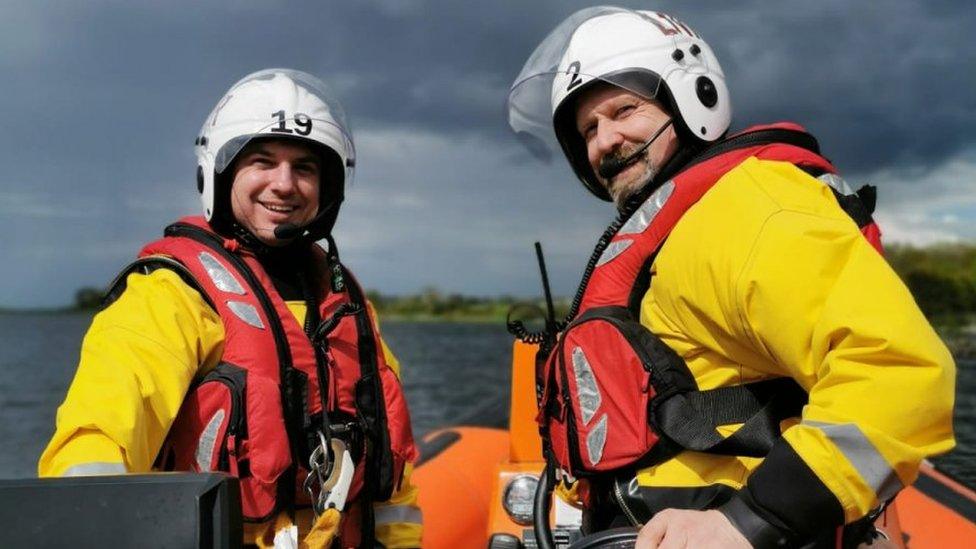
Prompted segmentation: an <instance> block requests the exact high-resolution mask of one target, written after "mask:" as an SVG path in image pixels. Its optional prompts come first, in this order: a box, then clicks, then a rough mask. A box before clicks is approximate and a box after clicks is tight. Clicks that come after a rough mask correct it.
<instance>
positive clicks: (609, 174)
mask: <svg viewBox="0 0 976 549" xmlns="http://www.w3.org/2000/svg"><path fill="white" fill-rule="evenodd" d="M673 121H674V119H673V118H669V119H668V121H667V122H665V123H664V125H662V126H661V127H660V128H658V130H657V131H656V132H654V135H652V136H651V138H650V139H648V140H647V141H645V142H644V144H643V145H641V146H640V147H639V148H638V149H637V150H636V151H634V152H632V153H630V154H629V155H627V156H626V157H625V158H605V159H604V160H602V161H600V168H599V169H598V170H597V172H598V173H599V174H600V177H602V178H603V179H611V178H613V177H614V176H616V175H617V174H619V173H620V172H622V171H624V168H626V167H627V166H629V165H631V164H633V163H634V161H635V160H637V158H638V157H640V155H642V154H644V151H646V150H647V148H648V147H650V146H651V143H653V142H654V141H655V140H656V139H657V138H658V137H659V136H660V135H661V133H662V132H664V130H666V129H667V128H668V126H670V125H671V122H673ZM276 236H277V235H276Z"/></svg>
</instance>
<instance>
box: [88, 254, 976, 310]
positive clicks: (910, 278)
mask: <svg viewBox="0 0 976 549" xmlns="http://www.w3.org/2000/svg"><path fill="white" fill-rule="evenodd" d="M885 255H886V257H887V259H888V262H889V263H890V264H891V266H892V267H893V268H894V269H895V271H896V272H897V273H898V275H899V276H900V277H901V278H902V280H903V281H904V282H905V284H906V285H907V286H908V288H909V289H910V290H911V292H912V294H913V295H914V296H915V300H916V301H917V302H918V304H919V307H920V308H921V309H922V312H924V313H925V316H926V317H928V318H929V319H930V320H931V321H932V322H933V323H934V324H936V325H937V326H941V327H958V326H963V325H967V324H972V323H973V322H974V321H976V244H939V245H934V246H928V247H924V248H917V247H913V246H906V245H893V246H889V247H888V249H887V251H886V254H885ZM102 292H103V291H102V290H101V289H98V288H92V287H85V288H81V289H79V290H78V291H77V292H75V304H74V306H75V308H76V309H85V310H93V309H97V308H98V307H99V306H100V304H101V297H102ZM367 297H368V298H369V299H370V301H371V302H372V303H373V305H374V306H375V307H376V309H377V310H378V311H379V313H380V315H381V316H388V317H395V318H417V319H445V320H467V319H480V320H501V319H504V318H505V315H506V314H507V313H508V311H509V309H510V308H511V307H512V306H513V305H516V304H525V300H521V299H517V298H515V297H512V296H498V297H477V296H469V295H462V294H459V293H444V292H441V291H440V290H438V289H436V288H433V287H428V288H425V289H424V290H422V291H420V292H419V293H417V294H413V295H404V296H392V295H386V294H382V293H380V292H378V291H376V290H370V291H368V292H367ZM531 305H534V306H536V307H538V308H540V309H541V308H543V307H544V304H543V303H542V300H541V299H539V300H536V301H535V302H533V303H531ZM568 308H569V300H568V299H566V298H560V299H557V300H556V316H557V318H561V317H562V316H563V315H565V314H566V311H567V310H568Z"/></svg>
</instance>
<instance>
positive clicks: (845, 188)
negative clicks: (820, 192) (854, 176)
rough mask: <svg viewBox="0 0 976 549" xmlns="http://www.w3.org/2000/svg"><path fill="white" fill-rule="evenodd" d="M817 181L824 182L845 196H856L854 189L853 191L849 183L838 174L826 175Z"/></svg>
mask: <svg viewBox="0 0 976 549" xmlns="http://www.w3.org/2000/svg"><path fill="white" fill-rule="evenodd" d="M817 179H819V180H820V181H823V182H824V183H826V184H827V185H828V186H830V187H831V188H833V189H834V190H835V191H837V192H839V193H840V194H844V195H852V194H854V189H852V188H851V186H850V185H848V184H847V181H846V180H845V179H844V178H843V177H841V176H839V175H837V174H833V173H825V174H823V175H821V176H819V177H817Z"/></svg>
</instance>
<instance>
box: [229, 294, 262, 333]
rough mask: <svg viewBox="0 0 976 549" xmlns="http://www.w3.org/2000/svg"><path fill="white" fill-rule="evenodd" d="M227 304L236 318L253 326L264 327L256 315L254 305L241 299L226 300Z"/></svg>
mask: <svg viewBox="0 0 976 549" xmlns="http://www.w3.org/2000/svg"><path fill="white" fill-rule="evenodd" d="M227 306H228V307H230V310H231V312H233V313H234V314H235V315H237V318H239V319H241V320H243V321H244V322H247V323H248V324H250V325H251V326H254V327H255V328H259V329H261V330H263V329H264V322H261V316H260V315H258V310H257V309H255V308H254V305H251V304H250V303H244V302H243V301H228V302H227Z"/></svg>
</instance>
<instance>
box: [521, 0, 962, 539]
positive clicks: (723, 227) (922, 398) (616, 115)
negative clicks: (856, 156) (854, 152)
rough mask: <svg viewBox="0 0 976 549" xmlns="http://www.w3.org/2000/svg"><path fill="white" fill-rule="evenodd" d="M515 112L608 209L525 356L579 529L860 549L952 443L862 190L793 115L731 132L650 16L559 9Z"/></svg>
mask: <svg viewBox="0 0 976 549" xmlns="http://www.w3.org/2000/svg"><path fill="white" fill-rule="evenodd" d="M509 107H510V117H509V121H510V124H511V125H512V127H513V129H515V130H516V132H518V133H519V134H521V136H522V137H523V138H525V139H528V140H530V141H534V142H535V143H534V147H532V148H533V150H536V151H538V150H542V149H541V147H544V146H546V145H548V146H549V147H550V148H553V149H556V150H561V151H562V152H563V153H564V154H565V156H566V158H567V159H568V160H569V162H570V165H571V166H572V168H573V170H574V172H575V173H576V175H577V176H578V177H579V179H580V180H581V181H582V183H583V184H584V186H585V187H586V188H587V189H588V190H589V191H590V192H591V193H593V194H594V195H596V196H598V197H599V198H601V199H603V200H612V201H613V202H614V203H615V204H616V206H617V209H618V210H619V215H618V218H617V219H616V220H615V221H614V222H613V223H612V224H611V225H610V227H609V228H608V229H607V231H606V233H604V235H603V237H602V238H601V239H600V241H599V243H598V246H597V249H596V250H595V251H594V253H593V256H592V259H591V261H590V263H589V265H588V267H587V271H586V273H585V274H584V276H583V282H582V283H581V286H580V289H579V292H578V294H577V297H576V300H575V301H574V304H573V307H572V310H571V312H570V314H569V316H568V317H567V319H566V324H565V325H563V326H562V332H561V334H560V337H559V338H558V339H553V340H552V343H551V345H550V346H549V347H550V348H546V349H543V351H542V355H541V356H540V368H541V370H540V372H539V376H538V379H540V385H541V387H540V393H539V394H540V395H541V397H540V403H539V404H540V409H541V411H542V413H541V420H540V426H541V429H540V431H541V433H542V434H543V437H544V441H545V443H544V448H545V454H546V458H547V462H548V463H549V464H550V469H551V470H552V471H555V473H554V475H555V476H557V477H558V478H560V479H561V480H562V485H561V490H562V492H563V494H564V495H566V496H567V497H570V496H572V497H575V498H577V499H579V500H580V502H581V503H582V504H583V505H584V508H585V509H586V513H585V515H584V516H585V518H584V527H585V529H586V530H588V531H599V530H602V529H605V528H609V527H612V526H619V525H626V524H630V525H633V526H640V527H642V528H641V530H640V535H639V538H638V544H637V546H638V547H642V548H646V547H749V546H754V547H779V546H809V547H833V546H836V545H837V544H838V541H837V540H841V539H842V540H843V541H842V542H841V545H843V546H854V545H857V544H858V543H859V542H861V541H863V540H864V539H865V535H866V532H868V531H870V530H871V528H870V522H871V518H873V513H875V510H877V509H878V508H879V507H883V505H884V504H885V502H886V501H889V500H890V498H892V497H894V496H895V494H897V493H898V491H899V490H900V489H901V488H902V487H904V486H907V485H909V484H911V483H912V482H913V481H914V480H915V478H916V476H917V472H918V466H919V462H920V461H921V460H922V459H924V458H925V457H927V456H931V455H933V454H938V453H943V452H946V451H948V450H949V449H951V448H952V446H953V444H954V441H953V436H952V423H951V419H952V401H953V392H954V387H953V385H954V374H955V367H954V364H953V361H952V358H951V356H950V355H949V353H948V351H947V350H946V348H945V346H944V345H943V344H942V342H941V341H940V340H939V338H938V336H937V335H936V334H935V332H934V331H933V330H932V328H931V326H930V325H929V324H928V322H927V321H926V320H925V318H924V317H923V316H922V314H921V312H920V311H919V310H918V307H917V306H916V304H915V303H914V301H913V299H912V297H911V295H910V294H909V292H908V290H907V289H906V288H905V286H904V285H903V284H902V283H901V282H900V280H899V279H898V277H897V275H895V273H894V272H893V271H892V270H891V269H890V267H888V265H887V264H886V263H885V261H884V259H883V257H882V256H881V254H880V253H879V252H880V251H881V243H880V233H879V231H878V229H877V226H876V225H875V224H874V222H873V220H872V219H871V216H870V212H871V209H873V195H872V194H871V193H872V192H873V191H872V190H870V189H868V190H862V191H859V192H858V193H853V192H852V191H851V190H850V188H849V187H848V186H847V184H846V183H845V182H844V181H843V179H841V178H840V177H839V176H838V175H837V174H836V170H835V168H834V167H833V165H832V164H831V163H830V162H829V161H828V160H826V159H825V158H824V157H823V156H821V155H820V154H819V147H818V144H817V142H816V140H815V139H814V138H813V137H812V136H810V135H809V134H808V133H806V132H805V131H804V130H803V128H802V127H800V126H798V125H796V124H792V123H778V124H773V125H768V126H754V127H751V128H748V129H746V130H744V131H742V132H740V133H737V134H734V135H731V136H729V135H727V134H728V129H729V125H730V121H731V113H732V109H731V102H730V95H729V91H728V89H727V88H726V85H725V77H724V74H723V73H722V70H721V67H720V66H719V64H718V60H717V58H716V56H715V54H714V53H713V51H712V49H711V48H710V47H709V46H708V45H707V44H706V43H705V41H704V40H703V39H702V38H701V36H700V35H698V34H697V33H696V32H695V31H694V30H692V29H691V28H690V27H689V26H688V25H686V24H685V23H683V22H681V21H679V20H678V19H676V18H674V17H672V16H669V15H666V14H662V13H658V12H650V11H640V12H637V11H630V10H625V9H619V8H591V9H587V10H583V11H581V12H578V13H576V14H574V15H573V16H571V17H570V18H569V19H567V20H566V21H565V22H564V23H563V24H561V25H560V26H559V27H557V28H556V29H555V30H554V31H553V32H552V33H551V34H550V35H549V36H548V37H547V38H546V40H545V41H544V42H543V43H542V44H541V45H540V46H539V47H538V48H537V49H536V51H535V52H534V53H533V55H532V56H531V57H530V59H529V60H528V62H527V63H526V65H525V67H524V68H523V70H522V73H521V74H520V75H519V77H518V78H517V79H516V81H515V84H513V86H512V90H511V93H510V96H509ZM543 359H544V360H543ZM875 402H879V403H881V404H873V403H875ZM869 403H872V404H869ZM920 410H924V411H925V412H924V413H919V411H920ZM845 524H846V525H847V527H846V528H844V529H843V532H842V535H841V534H840V530H838V528H840V527H842V526H843V525H845Z"/></svg>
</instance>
